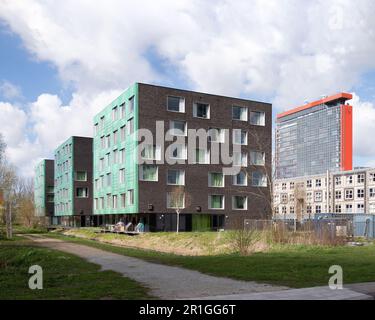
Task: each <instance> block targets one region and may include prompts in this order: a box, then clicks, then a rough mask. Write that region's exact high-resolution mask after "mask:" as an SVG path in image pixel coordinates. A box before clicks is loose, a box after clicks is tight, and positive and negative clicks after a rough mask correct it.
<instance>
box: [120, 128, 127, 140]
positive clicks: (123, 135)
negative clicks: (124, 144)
mask: <svg viewBox="0 0 375 320" xmlns="http://www.w3.org/2000/svg"><path fill="white" fill-rule="evenodd" d="M125 130H126V127H125V126H122V127H121V128H120V134H121V141H125V136H126V131H125Z"/></svg>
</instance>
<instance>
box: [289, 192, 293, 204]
mask: <svg viewBox="0 0 375 320" xmlns="http://www.w3.org/2000/svg"><path fill="white" fill-rule="evenodd" d="M289 201H290V202H294V194H293V193H291V194H290V195H289Z"/></svg>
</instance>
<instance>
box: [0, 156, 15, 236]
mask: <svg viewBox="0 0 375 320" xmlns="http://www.w3.org/2000/svg"><path fill="white" fill-rule="evenodd" d="M16 183H17V175H16V172H15V169H14V167H13V166H11V165H9V164H8V163H6V162H5V161H3V162H2V163H1V164H0V189H1V190H2V194H3V198H4V207H5V219H4V220H5V223H6V233H7V237H8V238H12V236H13V225H12V222H13V209H14V204H15V200H16V194H15V187H16Z"/></svg>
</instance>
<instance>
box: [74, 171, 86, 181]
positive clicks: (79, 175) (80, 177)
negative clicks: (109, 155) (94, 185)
mask: <svg viewBox="0 0 375 320" xmlns="http://www.w3.org/2000/svg"><path fill="white" fill-rule="evenodd" d="M75 180H76V181H87V172H86V171H76V179H75Z"/></svg>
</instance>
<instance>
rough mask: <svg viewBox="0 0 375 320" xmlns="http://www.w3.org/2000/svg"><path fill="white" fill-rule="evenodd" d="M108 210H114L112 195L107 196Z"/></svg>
mask: <svg viewBox="0 0 375 320" xmlns="http://www.w3.org/2000/svg"><path fill="white" fill-rule="evenodd" d="M107 208H112V197H111V194H110V193H108V194H107Z"/></svg>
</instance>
